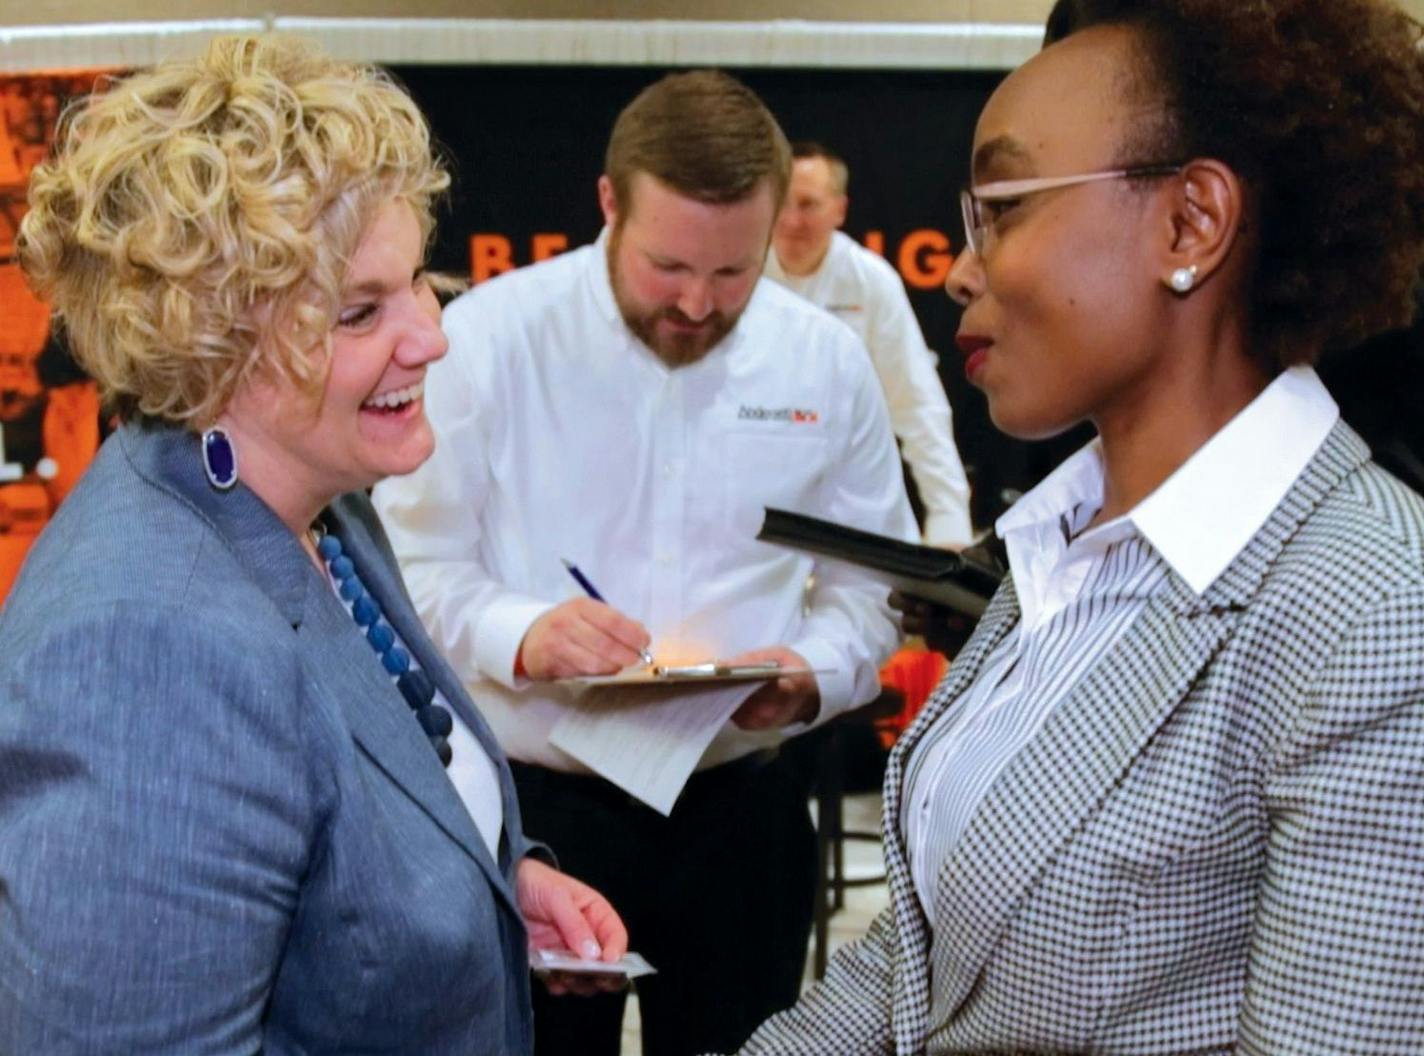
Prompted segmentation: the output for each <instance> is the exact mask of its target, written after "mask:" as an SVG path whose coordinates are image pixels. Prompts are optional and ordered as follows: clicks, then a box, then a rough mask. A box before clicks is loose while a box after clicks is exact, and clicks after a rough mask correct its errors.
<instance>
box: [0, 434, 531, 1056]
mask: <svg viewBox="0 0 1424 1056" xmlns="http://www.w3.org/2000/svg"><path fill="white" fill-rule="evenodd" d="M332 514H333V516H334V517H335V519H336V521H337V522H338V526H339V531H340V533H341V534H342V535H343V537H344V541H345V544H346V549H347V551H348V552H349V553H351V555H352V556H353V558H354V559H355V560H356V562H357V565H358V567H359V568H360V570H361V574H362V578H363V579H364V581H365V582H366V584H367V586H368V587H369V588H370V590H371V592H372V593H373V594H374V595H375V596H376V598H377V600H379V602H380V603H381V605H382V607H383V608H384V609H385V612H386V615H387V618H388V619H389V620H390V622H391V624H392V625H393V626H394V627H395V629H396V630H397V631H398V632H399V634H400V635H401V637H402V638H404V640H405V641H406V643H407V644H408V645H409V646H410V648H411V651H412V652H413V653H414V655H415V656H416V657H417V659H418V660H419V662H420V664H421V665H422V666H423V667H424V668H425V669H426V670H427V671H428V672H430V674H431V675H432V677H433V678H434V680H435V681H436V683H437V684H438V686H439V687H440V689H441V690H442V691H443V692H444V694H445V696H446V697H447V698H448V700H449V701H450V703H451V704H452V706H453V707H454V708H455V710H456V711H458V712H459V714H460V716H461V718H463V719H464V721H465V723H466V724H467V725H468V726H469V727H470V728H471V730H473V731H474V734H475V736H476V737H477V738H478V739H479V740H480V742H481V743H482V744H483V745H484V748H485V750H486V751H487V752H489V753H490V755H491V757H492V758H493V759H494V760H495V762H496V764H497V766H498V769H499V777H500V785H501V795H502V798H503V806H504V834H505V835H504V838H503V840H502V841H501V846H500V854H499V860H498V862H496V861H494V860H493V858H492V857H491V855H490V854H489V852H488V850H487V849H486V847H485V844H484V842H483V840H482V839H481V838H480V835H479V833H478V831H477V830H476V828H475V825H474V822H473V821H472V820H471V818H470V816H469V814H468V813H467V812H466V810H465V809H464V807H463V805H462V804H461V802H460V800H459V797H458V796H457V795H456V793H455V790H454V787H453V786H452V785H451V784H450V782H449V780H447V778H446V776H445V774H444V773H443V772H442V770H441V767H440V763H439V760H438V759H437V758H436V756H435V753H434V751H433V749H432V748H431V745H430V742H429V741H428V740H427V739H426V736H425V734H424V733H423V732H422V731H421V729H420V727H419V725H418V724H417V722H416V721H415V718H414V716H413V715H412V714H411V712H410V710H409V708H408V707H407V706H406V704H405V702H404V701H403V700H402V698H401V697H400V695H399V693H398V692H397V691H396V689H395V687H394V686H393V685H392V683H391V680H390V678H389V676H387V675H386V674H385V672H384V671H383V670H382V668H381V666H380V662H379V660H378V658H377V656H376V654H375V652H374V651H373V650H372V649H371V647H370V646H369V645H368V644H367V643H366V642H365V641H364V640H363V638H362V636H361V635H360V633H359V632H358V631H357V629H356V627H355V625H354V624H353V622H352V620H351V617H350V616H349V615H348V614H347V612H346V610H345V608H344V607H343V606H342V605H341V604H340V603H339V601H338V600H337V599H336V597H335V595H334V594H333V592H332V590H331V589H330V587H329V585H328V584H327V582H326V581H325V580H324V579H323V578H322V576H321V575H320V574H319V573H318V572H317V570H316V569H315V568H314V567H313V566H312V564H311V562H310V561H309V560H308V559H307V558H306V556H305V555H304V554H303V552H302V550H301V548H300V547H299V546H298V545H297V542H296V540H295V539H294V538H293V537H292V535H291V533H290V532H289V531H287V529H286V528H284V527H283V526H282V524H281V523H280V522H279V521H278V520H277V519H276V517H275V516H274V515H273V514H272V512H271V511H270V510H269V509H268V508H267V507H266V506H265V505H263V504H262V503H261V502H260V501H259V500H258V499H257V498H256V496H254V495H253V494H252V493H251V492H250V491H248V490H247V489H246V488H244V487H243V486H241V485H239V486H238V487H237V488H236V489H234V490H233V491H231V492H228V493H219V492H216V491H214V490H213V489H212V488H210V487H209V486H208V484H207V481H206V479H205V478H204V476H203V473H202V469H201V467H200V464H199V459H198V448H197V440H196V438H195V437H194V436H193V435H192V434H190V433H188V432H185V431H182V430H177V429H170V428H154V427H148V428H142V427H138V426H133V425H130V426H125V427H124V428H122V429H120V430H119V431H118V432H117V433H116V434H115V435H114V436H113V437H111V438H110V439H109V440H108V442H106V443H105V445H104V447H103V449H102V450H101V451H100V453H99V456H98V458H97V460H96V461H95V463H94V465H93V466H92V467H91V468H90V470H89V472H88V473H87V475H86V476H85V478H84V479H83V481H82V482H81V484H80V485H79V487H78V488H77V489H76V490H75V491H74V493H73V494H72V495H71V496H70V498H69V499H68V500H67V501H66V502H65V504H64V506H63V507H62V508H61V509H60V511H59V513H58V515H57V516H56V517H55V519H54V520H53V522H52V523H51V524H50V526H49V527H48V528H47V530H46V531H45V533H44V535H43V536H42V537H41V539H40V540H39V541H38V543H37V544H36V545H35V547H34V549H33V551H32V552H31V554H30V556H29V559H28V561H27V563H26V565H25V567H24V570H23V572H22V573H21V576H20V578H19V580H18V582H17V584H16V586H15V588H14V591H13V593H12V594H11V595H10V597H9V600H8V602H7V604H6V607H5V609H4V610H3V612H0V1053H5V1054H15V1056H19V1054H21V1053H25V1054H28V1053H36V1054H38V1053H46V1054H51V1053H99V1052H103V1053H145V1054H150V1053H179V1052H181V1053H185V1054H188V1053H253V1052H258V1051H265V1052H267V1053H269V1054H279V1053H313V1054H314V1053H336V1052H341V1053H354V1052H361V1053H397V1052H400V1053H416V1052H419V1053H460V1054H462V1056H467V1054H472V1053H487V1054H490V1056H509V1054H513V1053H523V1052H527V1051H529V1050H530V1048H531V1026H530V1012H529V976H528V962H527V954H526V936H525V930H524V926H523V923H522V921H521V918H520V915H519V912H518V909H517V906H516V902H515V894H514V888H513V884H514V867H515V865H516V863H517V862H518V860H519V859H520V858H521V857H522V856H523V855H524V854H526V853H527V852H528V851H529V850H530V845H529V843H528V842H527V841H526V840H525V838H524V836H523V834H522V832H521V830H520V824H519V811H518V807H517V805H516V803H515V797H514V789H513V785H512V783H511V781H510V777H509V769H508V766H507V765H506V764H505V762H504V757H503V755H502V754H501V752H500V750H499V748H498V746H497V745H496V743H495V741H494V738H493V737H492V735H491V734H490V731H489V729H488V727H487V726H486V725H485V723H484V721H483V720H482V719H481V718H480V716H479V713H478V712H477V711H476V710H475V708H474V707H473V705H472V704H471V702H470V699H469V697H468V696H467V695H466V693H465V692H464V690H463V689H462V688H461V686H460V683H459V680H458V679H457V678H456V677H455V676H454V674H453V673H452V672H451V671H450V669H449V667H448V666H446V664H445V663H444V662H443V661H442V660H441V658H440V657H439V655H438V654H437V653H436V652H435V650H434V647H433V646H432V645H431V643H430V641H429V639H428V638H427V637H426V635H425V633H424V631H423V630H422V628H421V625H420V622H419V619H418V618H417V616H416V614H415V612H414V610H413V609H412V607H411V605H410V603H409V601H408V599H407V598H406V595H405V591H404V587H403V586H402V584H401V581H400V578H399V574H398V572H397V571H396V564H395V561H394V559H393V558H392V556H391V554H390V550H389V547H388V545H387V543H386V540H385V536H384V533H383V532H382V531H381V528H380V525H379V523H378V522H377V520H376V518H375V515H374V513H373V511H372V509H371V507H370V504H369V503H368V502H367V501H366V499H365V496H364V495H352V496H347V497H345V498H343V499H342V500H340V501H339V502H337V503H336V504H335V505H334V507H333V509H332Z"/></svg>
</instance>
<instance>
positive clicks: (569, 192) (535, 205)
mask: <svg viewBox="0 0 1424 1056" xmlns="http://www.w3.org/2000/svg"><path fill="white" fill-rule="evenodd" d="M395 72H396V73H397V74H398V76H400V77H401V79H402V80H403V81H404V82H405V83H406V84H407V86H408V87H409V88H410V90H411V91H412V93H413V94H414V95H415V96H416V98H417V99H418V100H419V102H420V103H421V105H422V106H423V107H424V108H425V109H426V111H427V113H429V114H430V117H431V121H432V124H433V126H434V129H435V132H436V135H437V137H438V138H439V139H440V140H441V142H442V143H443V144H444V145H445V147H446V149H447V150H448V151H449V153H450V155H451V158H452V161H453V167H454V170H455V185H454V188H453V191H452V193H451V195H450V201H449V211H448V213H447V215H446V216H445V217H444V220H443V223H442V226H441V230H440V235H439V243H438V245H437V247H436V250H435V255H434V261H433V263H434V264H435V265H436V266H437V267H440V268H442V269H445V270H449V271H453V272H459V273H469V272H470V271H471V269H472V268H476V269H477V270H481V271H483V270H488V268H489V266H490V264H491V262H492V261H494V262H496V263H497V259H498V257H499V254H507V260H508V263H510V264H527V263H529V261H530V260H531V259H532V257H533V256H534V255H535V247H534V243H535V240H536V236H538V237H539V239H540V242H541V244H542V245H543V246H544V247H545V249H544V250H543V251H544V252H547V251H548V249H547V247H548V246H550V245H557V244H558V243H559V242H560V241H566V243H567V245H568V246H570V247H574V246H579V245H582V244H584V243H586V242H589V241H591V240H592V239H593V238H594V237H595V236H596V235H597V233H598V229H599V226H600V223H601V220H600V217H599V214H598V209H597V205H596V199H595V194H594V184H595V181H596V180H597V178H598V175H599V173H600V172H601V171H602V158H603V149H604V146H605V144H606V141H607V137H608V131H609V129H610V127H611V126H612V124H613V120H614V118H615V116H616V115H617V113H618V111H619V110H620V109H621V108H622V107H623V105H624V104H625V103H626V102H627V101H628V100H629V99H631V98H632V97H633V96H634V95H635V94H636V93H637V92H638V91H639V90H640V89H641V88H642V87H643V86H644V85H646V84H648V83H650V82H652V81H653V80H656V79H657V78H658V77H660V76H661V75H662V74H663V73H664V72H666V71H664V70H662V69H653V68H647V67H547V66H526V67H479V66H467V67H459V68H453V67H439V66H406V67H397V68H395ZM733 72H734V73H736V74H737V76H739V77H741V78H742V79H743V80H744V81H746V82H747V83H748V84H749V85H750V86H751V87H752V88H753V89H754V90H756V91H757V92H758V93H759V94H760V95H761V96H762V98H763V99H765V100H766V102H767V105H768V106H769V107H770V108H771V109H772V111H773V112H774V113H775V114H776V115H777V117H778V119H779V120H780V121H781V124H782V126H783V127H784V128H785V130H786V132H787V134H788V135H789V136H790V137H791V138H793V139H816V140H820V141H822V142H824V143H826V144H827V145H828V146H830V147H832V148H833V149H835V150H837V151H839V152H840V153H841V154H842V155H844V157H845V158H846V160H847V162H848V163H849V165H850V170H851V186H850V211H849V216H848V218H847V222H846V226H845V230H846V231H847V233H849V234H850V235H852V236H853V237H855V238H857V239H858V240H861V241H864V240H865V239H866V238H867V235H868V234H870V233H878V234H879V240H878V241H879V243H880V244H881V245H883V247H884V252H885V255H886V256H887V258H888V259H890V260H891V261H892V262H893V263H896V264H901V263H903V264H904V265H905V266H904V267H902V269H901V270H902V274H904V275H905V276H906V277H907V279H908V280H909V281H908V282H907V285H908V286H909V289H910V297H911V301H912V303H913V305H914V308H915V312H916V314H917V315H918V316H919V319H920V324H921V326H922V328H923V329H924V332H925V337H926V339H927V340H928V342H929V344H930V347H931V348H934V349H935V350H936V351H938V352H939V353H940V376H941V378H942V379H943V381H944V384H945V389H946V391H947V392H948V394H949V399H950V403H951V405H952V407H953V410H954V419H955V421H954V425H955V437H956V440H957V442H958V444H959V449H960V452H961V454H962V455H963V457H964V461H965V463H966V465H967V466H968V468H969V472H970V480H971V483H972V484H973V486H974V514H975V517H974V519H975V523H976V524H977V525H979V526H981V527H988V526H989V525H990V524H991V523H992V522H993V519H994V518H995V517H997V516H998V514H999V513H1000V512H1002V510H1003V508H1004V505H1005V502H1004V500H1005V497H1006V495H1007V494H1008V493H1012V492H1016V491H1020V490H1023V489H1026V488H1028V487H1030V486H1032V484H1033V483H1035V482H1036V481H1037V480H1039V479H1040V478H1041V477H1042V476H1043V474H1044V473H1046V472H1047V471H1048V470H1049V469H1051V468H1052V467H1053V466H1054V465H1056V464H1057V462H1058V461H1060V460H1061V459H1062V458H1063V457H1064V456H1065V455H1066V454H1067V453H1069V452H1070V451H1072V450H1073V449H1074V448H1076V447H1077V446H1079V445H1080V444H1082V443H1084V442H1086V440H1087V439H1088V438H1089V437H1090V436H1091V432H1090V431H1089V430H1088V429H1087V428H1086V427H1080V428H1079V429H1076V430H1074V431H1073V432H1072V433H1070V434H1068V435H1066V436H1063V437H1058V438H1056V439H1054V440H1050V441H1044V442H1038V443H1023V442H1019V441H1015V440H1011V439H1009V438H1007V437H1005V436H1003V435H1001V434H1000V433H998V432H997V431H996V430H995V429H994V428H993V426H992V425H991V424H990V423H989V420H988V415H987V412H986V409H985V403H984V398H983V396H982V395H981V394H980V393H979V392H978V391H977V390H975V389H973V388H971V387H970V386H969V385H967V384H966V383H965V381H964V375H963V372H962V369H961V359H960V357H959V354H958V352H957V350H956V349H955V346H954V343H953V337H954V332H955V329H956V327H957V325H958V322H959V310H958V308H957V307H956V306H955V305H954V304H953V302H951V301H950V300H949V298H948V297H947V296H946V295H945V294H944V292H943V290H942V289H941V288H940V287H939V285H938V281H937V279H938V278H941V277H942V275H943V272H944V269H945V268H947V266H948V253H946V252H943V251H940V250H938V249H937V248H936V247H937V246H942V245H943V244H944V241H946V240H947V242H948V244H949V247H950V250H951V251H958V250H959V249H960V248H961V247H962V245H963V235H962V233H961V230H960V222H959V206H958V192H959V189H960V187H961V186H962V185H963V184H964V183H965V181H966V179H967V176H968V167H967V163H968V158H969V153H970V144H971V141H972V138H973V132H974V121H975V119H976V117H977V115H978V113H979V110H980V108H981V107H982V105H983V103H984V100H985V99H986V98H987V97H988V95H989V93H990V92H991V91H992V90H993V88H994V86H995V85H996V84H997V83H998V81H999V79H1000V78H1001V77H1002V76H1003V75H1002V74H1001V73H983V72H978V73H947V72H931V71H867V70H853V69H837V70H825V69H809V70H808V69H766V68H756V69H741V70H734V71H733ZM476 235H478V236H480V237H481V247H482V248H481V251H480V254H481V255H480V257H479V259H478V260H472V253H471V239H472V236H476ZM872 237H874V236H872ZM907 239H910V240H911V241H912V242H913V243H918V244H919V245H920V247H921V248H920V249H919V251H917V252H912V253H909V254H907V255H906V259H905V260H904V261H903V262H902V261H901V259H900V258H901V250H902V249H903V248H904V247H905V243H906V240H907ZM911 248H913V245H912V247H911ZM491 253H493V254H494V256H491ZM915 283H918V284H919V285H918V286H917V285H915ZM1321 371H1322V374H1323V376H1324V377H1325V378H1326V381H1327V384H1329V385H1330V386H1331V388H1332V390H1333V391H1334V392H1335V394H1336V397H1337V399H1339V400H1340V401H1341V404H1342V407H1343V409H1344V411H1345V415H1346V417H1347V419H1348V420H1350V421H1351V423H1352V424H1354V425H1355V426H1356V427H1357V428H1359V429H1360V430H1361V431H1362V432H1363V433H1364V434H1365V435H1366V438H1367V439H1369V440H1370V441H1371V443H1372V445H1373V446H1374V447H1375V448H1376V450H1377V453H1378V455H1379V457H1380V458H1381V460H1382V461H1384V462H1386V464H1388V465H1389V466H1390V468H1391V469H1393V470H1394V471H1395V472H1397V473H1399V474H1400V475H1403V476H1406V477H1409V478H1412V482H1413V483H1414V484H1415V486H1416V487H1420V486H1424V461H1421V459H1424V415H1421V414H1420V412H1419V411H1418V410H1417V409H1416V404H1417V402H1418V401H1419V399H1420V396H1421V394H1424V329H1421V327H1420V326H1418V325H1416V327H1415V329H1414V330H1413V331H1410V332H1405V333H1401V334H1393V335H1387V336H1386V337H1384V338H1381V339H1379V340H1377V341H1375V342H1371V344H1370V346H1369V347H1367V348H1365V349H1362V350H1356V351H1352V352H1350V353H1347V354H1343V355H1339V356H1336V357H1333V359H1332V360H1330V361H1328V362H1326V363H1325V364H1323V365H1322V368H1321Z"/></svg>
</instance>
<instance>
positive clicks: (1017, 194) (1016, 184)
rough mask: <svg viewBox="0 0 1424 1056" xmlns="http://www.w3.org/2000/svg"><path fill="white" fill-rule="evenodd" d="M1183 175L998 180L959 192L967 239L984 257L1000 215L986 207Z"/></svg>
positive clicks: (1161, 168)
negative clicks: (1083, 187)
mask: <svg viewBox="0 0 1424 1056" xmlns="http://www.w3.org/2000/svg"><path fill="white" fill-rule="evenodd" d="M1181 171H1182V166H1180V165H1135V166H1133V167H1132V168H1129V169H1109V170H1107V171H1105V172H1085V173H1081V174H1079V175H1077V176H1043V177H1040V178H1038V179H1032V180H998V181H996V182H994V183H985V184H982V185H980V186H978V187H969V188H966V189H965V190H962V191H960V192H959V207H960V209H961V210H962V211H963V213H964V238H965V241H966V242H968V243H969V248H970V249H971V250H973V251H974V255H975V256H977V257H982V256H983V255H984V250H985V248H986V245H987V243H988V240H989V235H990V234H991V233H992V232H993V230H994V221H995V220H996V219H998V217H997V216H996V215H987V214H986V211H985V208H984V207H985V206H989V207H991V208H990V211H989V212H990V213H992V207H994V206H1000V205H1005V204H1009V203H1012V202H1015V201H1017V200H1018V199H1020V198H1026V197H1028V196H1029V195H1031V194H1038V193H1040V192H1042V191H1055V190H1057V189H1058V188H1060V187H1076V186H1077V185H1078V184H1080V183H1095V182H1096V181H1098V180H1125V179H1133V178H1137V177H1144V176H1173V175H1175V174H1177V173H1179V172H1181Z"/></svg>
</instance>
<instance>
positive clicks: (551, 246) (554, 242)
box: [529, 234, 569, 262]
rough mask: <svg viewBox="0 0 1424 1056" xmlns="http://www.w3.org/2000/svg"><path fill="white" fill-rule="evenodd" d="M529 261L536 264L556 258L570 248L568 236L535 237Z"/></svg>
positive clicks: (531, 245) (547, 235) (549, 235)
mask: <svg viewBox="0 0 1424 1056" xmlns="http://www.w3.org/2000/svg"><path fill="white" fill-rule="evenodd" d="M529 246H530V252H529V259H530V260H533V261H535V262H537V261H541V260H548V259H549V258H550V257H556V256H558V255H559V254H560V253H562V252H563V251H564V250H566V249H568V248H569V236H568V235H553V234H546V235H535V236H534V240H533V241H532V242H530V244H529Z"/></svg>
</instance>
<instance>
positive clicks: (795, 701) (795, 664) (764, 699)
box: [724, 645, 821, 730]
mask: <svg viewBox="0 0 1424 1056" xmlns="http://www.w3.org/2000/svg"><path fill="white" fill-rule="evenodd" d="M769 660H774V661H776V662H777V663H779V664H780V665H781V666H782V667H784V668H788V669H790V670H800V671H802V672H805V669H806V668H807V667H809V666H810V665H809V664H807V663H806V660H805V658H804V657H802V656H801V654H800V653H798V652H796V651H795V650H793V649H788V648H786V647H785V646H784V645H774V646H772V647H771V648H769V649H753V650H752V651H751V652H749V653H740V654H738V655H737V656H731V657H728V658H727V659H726V660H725V661H724V662H725V663H727V664H729V665H736V664H759V663H765V662H767V661H769ZM820 710H821V691H820V688H819V687H818V686H817V685H816V676H815V675H813V674H810V673H802V674H785V675H782V676H781V677H779V678H776V679H773V680H772V681H770V682H767V683H766V684H765V685H763V686H761V688H759V689H758V690H757V691H756V692H755V693H753V694H752V695H751V696H750V697H748V698H747V699H746V700H744V701H743V702H742V705H741V707H739V708H738V709H737V710H736V711H734V712H733V713H732V721H733V722H734V723H736V724H737V725H738V726H740V727H741V728H742V729H744V730H774V729H780V728H781V727H782V726H790V725H791V724H792V723H795V722H810V721H811V720H812V719H814V718H815V717H816V714H817V712H819V711H820Z"/></svg>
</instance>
